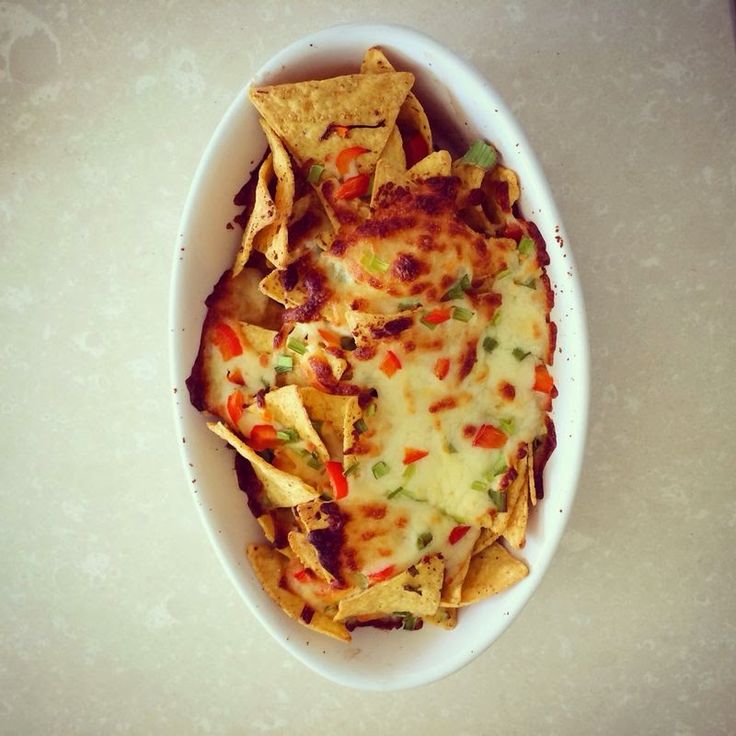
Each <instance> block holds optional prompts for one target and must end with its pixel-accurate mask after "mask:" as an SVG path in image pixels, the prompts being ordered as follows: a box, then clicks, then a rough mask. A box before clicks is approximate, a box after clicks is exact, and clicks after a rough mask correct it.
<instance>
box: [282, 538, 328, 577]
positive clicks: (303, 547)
mask: <svg viewBox="0 0 736 736" xmlns="http://www.w3.org/2000/svg"><path fill="white" fill-rule="evenodd" d="M289 547H290V548H291V551H292V552H293V553H294V554H295V555H296V556H297V558H298V559H299V561H300V562H301V563H302V565H304V567H308V568H309V569H310V570H313V571H314V572H316V573H317V575H319V576H320V577H321V578H322V579H323V580H324V581H325V582H327V583H332V582H334V580H335V576H334V575H333V574H332V573H330V571H329V570H327V569H326V568H324V567H323V566H322V563H321V562H320V561H319V555H318V554H317V550H316V549H315V548H314V546H313V545H312V544H310V542H309V541H308V540H307V536H306V535H305V534H302V532H289Z"/></svg>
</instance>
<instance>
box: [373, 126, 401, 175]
mask: <svg viewBox="0 0 736 736" xmlns="http://www.w3.org/2000/svg"><path fill="white" fill-rule="evenodd" d="M379 161H386V162H388V163H390V164H391V165H392V166H394V167H395V168H396V169H398V170H400V171H405V170H406V156H405V155H404V144H403V143H402V142H401V133H399V130H398V128H394V129H393V130H392V131H391V135H390V136H389V137H388V140H387V141H386V145H385V146H384V148H383V151H381V156H380V158H379Z"/></svg>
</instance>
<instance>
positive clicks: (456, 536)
mask: <svg viewBox="0 0 736 736" xmlns="http://www.w3.org/2000/svg"><path fill="white" fill-rule="evenodd" d="M469 529H470V527H469V526H465V525H462V526H456V527H453V529H452V531H451V532H450V536H449V537H448V539H449V542H450V544H457V543H458V542H459V541H460V540H461V539H462V538H463V537H464V536H465V535H466V534H467V533H468V530H469Z"/></svg>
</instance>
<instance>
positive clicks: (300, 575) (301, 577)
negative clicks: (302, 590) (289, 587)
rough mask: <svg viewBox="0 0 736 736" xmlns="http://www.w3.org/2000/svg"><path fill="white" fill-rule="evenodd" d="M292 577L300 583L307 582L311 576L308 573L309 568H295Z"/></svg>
mask: <svg viewBox="0 0 736 736" xmlns="http://www.w3.org/2000/svg"><path fill="white" fill-rule="evenodd" d="M294 577H295V578H296V579H297V580H298V581H299V582H300V583H308V582H309V581H310V580H311V579H312V576H311V575H310V574H309V570H307V568H306V567H303V568H302V569H301V570H297V571H296V572H295V573H294Z"/></svg>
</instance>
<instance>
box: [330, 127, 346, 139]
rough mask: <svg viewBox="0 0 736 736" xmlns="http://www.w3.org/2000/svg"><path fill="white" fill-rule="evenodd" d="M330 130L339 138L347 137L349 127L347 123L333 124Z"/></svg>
mask: <svg viewBox="0 0 736 736" xmlns="http://www.w3.org/2000/svg"><path fill="white" fill-rule="evenodd" d="M332 130H333V131H334V132H335V133H337V134H338V135H339V136H340V138H347V137H348V136H349V135H350V128H349V127H348V126H347V125H333V126H332Z"/></svg>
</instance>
